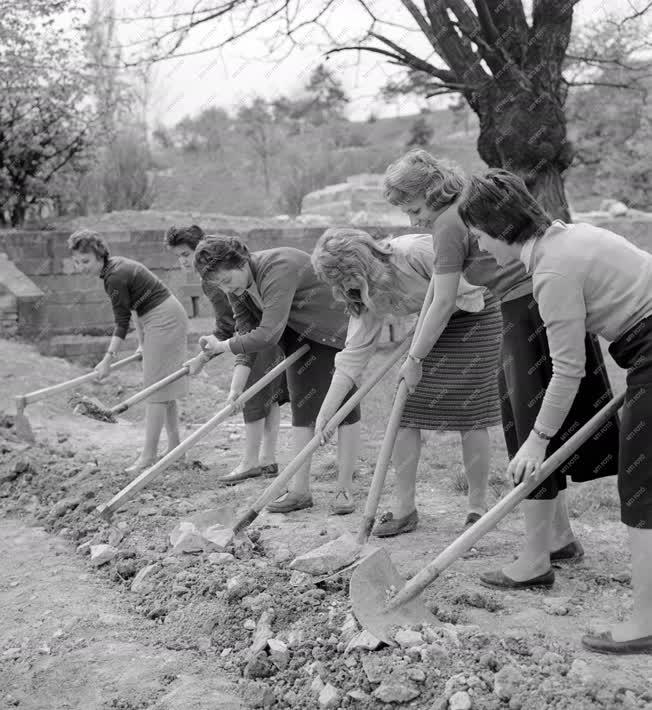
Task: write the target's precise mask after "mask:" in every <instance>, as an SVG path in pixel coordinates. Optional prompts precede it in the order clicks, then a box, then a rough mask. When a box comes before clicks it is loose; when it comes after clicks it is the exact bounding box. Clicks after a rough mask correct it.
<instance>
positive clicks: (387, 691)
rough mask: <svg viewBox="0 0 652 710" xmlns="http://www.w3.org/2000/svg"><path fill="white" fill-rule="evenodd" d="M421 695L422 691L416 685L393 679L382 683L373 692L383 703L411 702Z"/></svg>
mask: <svg viewBox="0 0 652 710" xmlns="http://www.w3.org/2000/svg"><path fill="white" fill-rule="evenodd" d="M419 695H421V691H420V690H419V689H418V688H417V687H416V686H414V685H408V684H407V683H400V682H398V681H391V680H389V681H384V682H383V683H381V684H380V685H379V686H378V688H376V690H375V691H374V693H373V696H374V698H376V699H377V700H380V702H381V703H409V702H410V700H414V699H415V698H418V697H419Z"/></svg>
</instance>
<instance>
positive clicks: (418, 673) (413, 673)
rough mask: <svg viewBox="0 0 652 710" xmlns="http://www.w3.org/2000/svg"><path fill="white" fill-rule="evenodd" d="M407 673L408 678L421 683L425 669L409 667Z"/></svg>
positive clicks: (424, 676)
mask: <svg viewBox="0 0 652 710" xmlns="http://www.w3.org/2000/svg"><path fill="white" fill-rule="evenodd" d="M407 675H408V678H409V679H410V680H413V681H415V683H423V682H424V681H425V679H426V674H425V671H424V670H423V669H421V668H410V669H409V670H408V673H407Z"/></svg>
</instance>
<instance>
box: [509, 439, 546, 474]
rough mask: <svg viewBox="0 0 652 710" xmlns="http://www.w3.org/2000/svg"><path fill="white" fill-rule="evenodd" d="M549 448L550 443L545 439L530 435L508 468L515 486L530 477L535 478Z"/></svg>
mask: <svg viewBox="0 0 652 710" xmlns="http://www.w3.org/2000/svg"><path fill="white" fill-rule="evenodd" d="M547 448H548V442H547V441H546V440H545V439H541V438H539V437H538V436H537V435H536V434H534V433H533V432H531V433H530V436H528V438H527V440H526V442H525V443H524V444H523V446H521V448H520V449H519V450H518V451H517V453H516V456H514V458H513V459H512V460H511V461H510V462H509V466H508V467H507V471H508V473H509V474H511V476H512V479H513V481H514V483H515V484H519V483H521V481H523V480H525V479H526V478H527V477H528V476H533V475H534V474H536V473H537V472H538V471H539V469H540V468H541V464H542V463H543V461H544V459H545V457H546V449H547Z"/></svg>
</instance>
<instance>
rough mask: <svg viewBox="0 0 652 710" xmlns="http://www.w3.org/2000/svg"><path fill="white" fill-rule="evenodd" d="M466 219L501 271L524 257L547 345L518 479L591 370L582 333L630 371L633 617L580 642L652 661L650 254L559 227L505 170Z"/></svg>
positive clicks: (486, 184) (623, 438)
mask: <svg viewBox="0 0 652 710" xmlns="http://www.w3.org/2000/svg"><path fill="white" fill-rule="evenodd" d="M498 205H500V207H498ZM460 216H461V218H462V219H463V220H464V222H465V223H466V224H467V225H468V226H469V227H470V228H471V229H474V230H477V233H478V240H479V244H480V247H481V248H482V249H484V250H485V251H487V252H489V253H490V254H492V255H493V256H494V258H495V259H496V260H497V261H498V263H506V261H508V260H510V259H519V260H520V261H521V262H522V263H523V264H524V266H525V268H526V269H527V270H528V272H530V273H531V274H532V278H533V283H534V297H535V299H536V301H537V303H538V304H539V309H540V311H541V316H542V318H543V322H544V323H545V328H546V332H547V335H548V342H549V344H550V354H551V357H552V362H553V375H552V379H551V380H550V382H549V383H548V386H547V387H546V388H545V391H544V392H542V395H543V396H542V399H541V407H540V409H539V413H538V416H537V419H536V422H535V423H534V426H533V427H532V430H531V431H530V432H529V435H528V437H527V439H526V440H525V441H524V442H523V444H522V446H521V448H520V449H519V450H518V452H517V453H516V455H515V456H514V458H513V459H512V461H511V463H510V470H511V472H512V475H513V476H514V479H515V480H517V481H518V480H521V479H522V477H523V476H528V475H530V474H532V473H534V472H536V471H537V470H538V469H539V467H540V465H541V463H542V461H543V459H544V457H545V455H546V449H547V448H548V444H549V441H550V440H551V439H552V438H553V437H554V436H555V435H556V434H557V433H558V432H559V430H560V428H561V426H562V424H563V422H564V420H565V418H566V416H567V414H568V412H569V410H570V408H571V405H572V403H573V399H574V397H575V394H576V392H577V390H578V387H579V384H580V381H581V380H582V377H583V376H584V372H585V368H586V356H585V351H584V333H585V331H588V332H590V333H595V334H596V335H600V336H602V337H603V338H605V339H606V340H608V341H610V342H611V345H610V347H609V352H610V353H611V355H612V356H613V358H614V360H615V361H616V363H617V364H618V365H620V367H622V368H625V369H626V370H627V391H626V396H625V404H624V406H623V410H622V431H621V435H620V464H619V470H618V492H619V494H620V503H621V520H622V522H623V523H624V524H625V525H626V526H627V530H628V532H629V540H630V550H631V558H632V592H633V594H632V596H633V609H632V614H631V617H630V619H629V620H628V621H625V622H624V623H621V624H617V625H616V626H615V627H614V628H613V629H612V630H611V631H607V632H604V633H602V634H599V635H597V636H585V637H584V639H583V643H584V645H585V646H587V647H588V648H589V649H591V650H594V651H598V652H601V653H652V437H651V436H650V434H649V431H647V429H648V422H649V421H650V418H651V417H652V254H650V253H649V252H646V251H643V250H642V249H639V248H637V247H635V246H634V245H633V244H631V243H630V242H628V241H627V240H626V239H625V238H624V237H621V236H620V235H618V234H615V233H614V232H611V231H609V230H606V229H601V228H599V227H595V226H593V225H591V224H582V223H578V224H565V223H564V222H562V221H560V220H555V221H552V220H551V219H550V217H548V215H547V214H546V213H545V211H544V210H543V209H542V208H541V206H540V205H539V204H538V203H537V201H536V200H535V199H534V198H533V197H532V195H531V194H530V193H529V192H528V190H527V188H526V187H525V184H524V183H523V181H522V180H521V179H520V178H518V177H517V176H516V175H513V174H512V173H509V172H507V171H505V170H492V171H489V172H488V173H487V175H486V176H485V177H482V178H479V177H478V178H474V179H472V180H471V182H470V185H469V191H468V195H467V196H466V198H465V199H464V201H463V202H462V204H461V205H460Z"/></svg>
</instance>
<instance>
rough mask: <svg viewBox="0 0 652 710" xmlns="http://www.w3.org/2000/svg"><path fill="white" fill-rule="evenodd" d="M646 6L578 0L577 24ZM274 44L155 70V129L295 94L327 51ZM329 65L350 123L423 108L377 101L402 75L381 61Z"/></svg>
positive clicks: (169, 5)
mask: <svg viewBox="0 0 652 710" xmlns="http://www.w3.org/2000/svg"><path fill="white" fill-rule="evenodd" d="M207 3H208V0H204V2H203V3H201V4H202V5H204V6H205V5H206V4H207ZM320 3H321V0H304V5H303V7H305V8H307V9H310V8H314V7H315V6H317V7H319V6H320ZM117 4H118V8H117V11H118V15H119V16H122V17H135V16H138V17H140V16H142V15H143V14H149V13H150V12H151V14H154V15H157V16H159V15H161V14H167V13H171V12H175V11H176V12H178V11H179V10H183V9H186V8H188V7H192V6H197V5H198V4H199V3H197V2H196V0H117ZM643 4H645V2H644V0H580V2H579V3H578V5H577V6H576V9H575V25H577V24H578V23H582V22H585V21H587V20H592V19H595V18H597V17H599V16H600V15H604V14H605V13H606V12H607V9H608V10H609V11H610V12H612V13H613V12H627V11H628V10H631V8H632V7H634V8H640V7H641V6H642V5H643ZM148 6H149V8H148ZM372 6H373V7H374V10H375V11H376V12H377V14H379V15H381V16H382V17H383V18H384V19H391V20H395V21H397V22H401V23H402V24H411V21H410V19H409V18H408V17H407V16H406V15H405V14H404V10H403V9H402V6H401V5H400V3H399V2H398V0H375V2H372ZM155 24H156V26H155V27H153V25H154V23H152V22H147V23H142V22H138V23H134V22H128V23H122V24H121V26H120V30H119V31H120V39H121V41H122V42H123V43H125V44H129V45H132V46H133V45H134V43H135V42H137V41H138V40H139V39H142V38H143V36H144V34H145V33H147V32H151V31H156V32H160V30H161V28H163V27H165V26H166V23H165V22H164V21H158V22H156V23H155ZM367 24H368V20H367V18H366V16H365V15H364V13H363V12H362V11H361V10H360V8H359V5H358V3H356V2H354V0H341V2H340V5H339V7H338V8H337V9H336V10H335V12H334V13H332V14H331V15H330V16H329V18H328V21H327V26H328V29H329V31H332V32H333V33H334V34H339V36H343V35H344V36H353V33H355V32H356V30H357V31H359V30H360V29H361V28H365V27H367ZM225 29H226V28H225V25H219V26H218V25H217V24H207V25H206V26H205V27H203V28H198V29H197V30H196V31H195V32H194V33H193V34H191V36H190V37H189V38H188V40H187V42H185V43H184V44H183V46H182V50H183V51H185V52H188V51H196V50H197V49H200V48H203V47H210V46H212V45H215V44H216V43H218V41H219V40H220V39H221V37H222V36H223V33H224V32H225ZM394 31H395V32H396V31H397V30H394ZM398 32H400V30H399V31H398ZM395 36H400V35H395ZM273 42H274V37H273V34H272V28H271V26H269V27H267V28H265V27H263V28H262V29H261V30H259V31H257V33H256V35H252V36H248V37H246V38H244V39H242V40H239V41H238V42H237V43H236V44H232V45H230V46H228V47H227V48H226V49H221V50H217V51H211V52H208V53H205V54H198V55H196V56H187V57H181V58H177V59H171V60H167V61H164V62H162V63H159V64H157V65H156V68H155V70H154V72H153V83H152V87H153V91H152V97H151V103H150V122H151V124H152V125H154V124H156V123H158V122H161V123H165V124H167V125H172V124H174V123H176V122H177V121H178V120H180V119H181V118H183V117H184V116H185V115H187V114H196V113H197V112H198V111H200V110H201V109H202V108H205V107H208V106H221V107H224V108H227V109H234V108H237V106H238V105H239V104H240V103H242V102H243V101H249V100H251V98H252V97H253V96H255V95H261V96H263V97H265V98H267V99H273V98H275V97H277V96H280V95H284V94H286V95H287V94H292V93H293V92H296V91H297V90H299V88H300V87H301V86H302V84H304V83H305V81H306V78H307V76H308V75H309V74H310V72H311V70H312V69H314V67H316V66H317V65H318V64H319V63H320V62H321V61H324V57H323V53H322V52H323V50H322V49H320V48H319V47H309V48H305V49H300V48H295V49H293V50H292V51H290V52H289V54H287V56H285V57H284V58H280V54H279V52H278V51H277V52H275V53H274V54H273V56H270V44H271V43H273ZM407 44H408V46H409V47H410V48H411V49H412V50H413V51H414V52H415V53H416V54H418V55H419V56H422V57H427V56H428V45H427V44H426V43H425V40H424V39H423V37H422V36H420V35H419V33H414V35H411V36H410V37H409V38H408V40H407ZM328 64H329V65H330V66H332V67H333V68H334V69H335V70H336V71H337V74H338V76H339V77H340V78H341V80H342V81H343V83H344V86H345V88H346V90H347V92H348V93H349V95H350V96H351V98H352V101H351V104H350V107H349V112H348V113H349V117H350V118H352V119H364V118H366V117H367V116H368V115H369V114H370V112H374V113H375V114H376V115H378V116H383V117H384V116H394V115H397V114H399V113H400V114H405V113H413V112H415V111H418V109H419V107H420V106H421V105H423V102H421V103H419V102H417V101H416V100H405V99H402V100H401V102H400V104H393V105H392V104H388V103H386V102H384V101H382V100H381V99H379V98H378V92H379V90H380V88H381V87H382V86H383V85H384V84H385V82H386V81H387V79H388V78H389V77H391V76H395V77H396V76H398V75H399V74H400V71H399V70H398V69H397V68H394V67H392V66H390V65H388V64H387V63H386V62H384V61H383V60H382V58H381V57H378V56H374V55H370V54H364V53H362V54H360V55H358V54H357V53H345V54H338V55H335V56H333V57H332V58H330V59H329V60H328Z"/></svg>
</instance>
